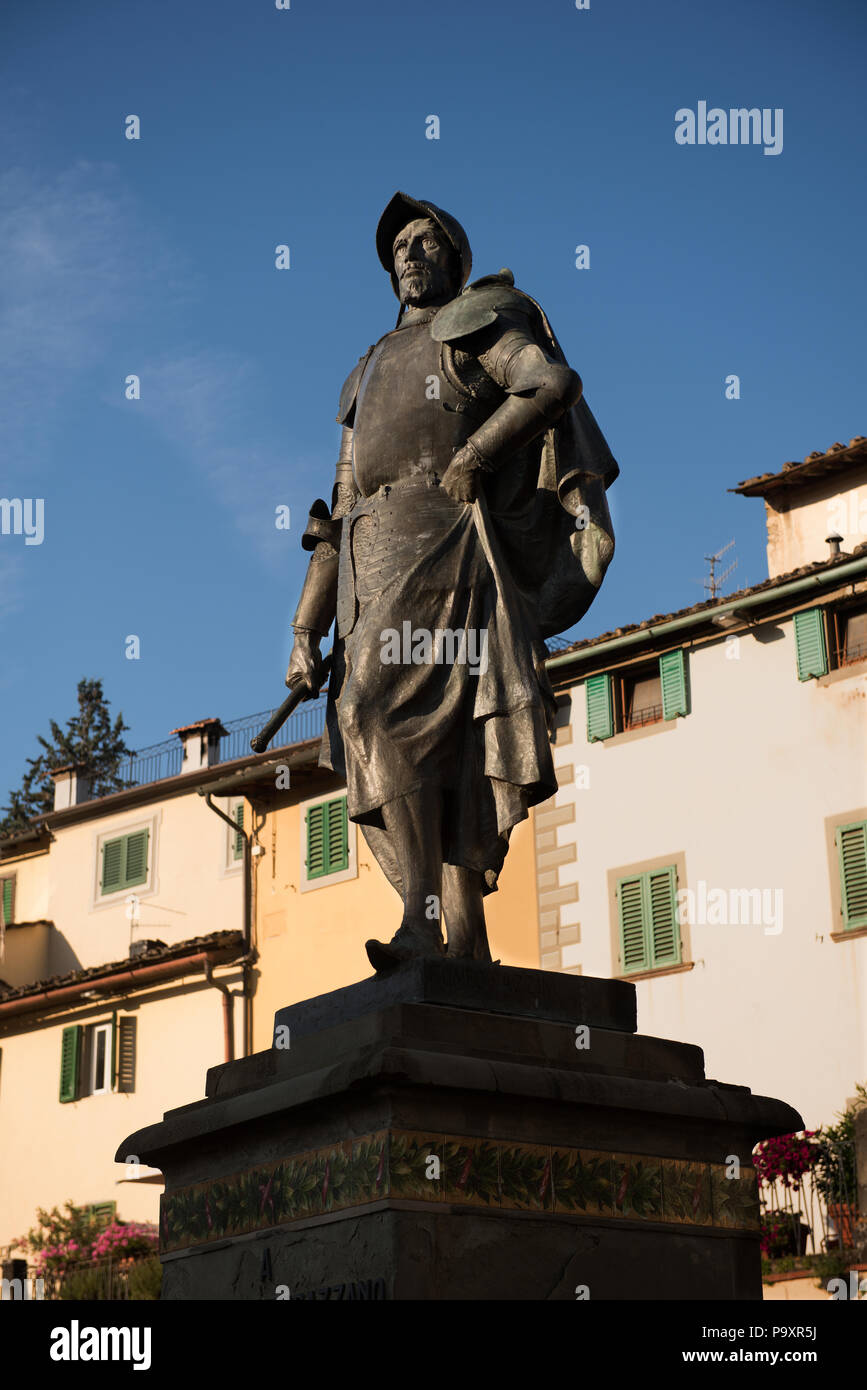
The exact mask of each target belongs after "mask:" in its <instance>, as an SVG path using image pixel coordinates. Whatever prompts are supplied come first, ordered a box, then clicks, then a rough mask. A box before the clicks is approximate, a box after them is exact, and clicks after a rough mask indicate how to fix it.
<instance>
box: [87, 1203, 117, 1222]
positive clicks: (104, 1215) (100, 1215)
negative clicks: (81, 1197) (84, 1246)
mask: <svg viewBox="0 0 867 1390" xmlns="http://www.w3.org/2000/svg"><path fill="white" fill-rule="evenodd" d="M85 1211H86V1212H87V1214H88V1216H92V1217H93V1219H94V1221H98V1222H99V1224H100V1226H110V1225H111V1223H112V1221H113V1220H114V1218H115V1216H116V1215H117V1202H91V1203H90V1205H89V1206H87V1207H85Z"/></svg>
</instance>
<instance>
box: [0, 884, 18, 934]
mask: <svg viewBox="0 0 867 1390" xmlns="http://www.w3.org/2000/svg"><path fill="white" fill-rule="evenodd" d="M0 885H2V888H3V921H4V922H6V923H7V924H8V923H9V922H11V921H13V920H14V918H13V916H12V912H13V909H14V906H15V879H14V878H4V879H0Z"/></svg>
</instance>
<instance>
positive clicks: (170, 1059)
mask: <svg viewBox="0 0 867 1390" xmlns="http://www.w3.org/2000/svg"><path fill="white" fill-rule="evenodd" d="M217 978H219V979H220V980H222V981H226V982H228V983H230V984H233V987H234V988H239V986H240V972H238V971H237V970H235V969H232V968H231V967H229V968H227V969H225V970H223V971H222V972H219V973H218V976H217ZM114 1008H116V1009H117V1012H118V1014H121V1015H122V1014H130V1015H134V1016H135V1017H136V1018H137V1020H138V1023H137V1029H136V1034H137V1036H136V1075H135V1090H134V1092H132V1093H130V1094H119V1093H117V1092H110V1093H109V1094H106V1095H98V1096H85V1097H83V1098H82V1099H81V1100H78V1101H70V1102H68V1103H67V1104H61V1103H60V1101H59V1099H58V1095H59V1087H60V1050H61V1037H62V1034H63V1029H64V1028H65V1027H68V1026H69V1025H70V1024H73V1023H80V1024H83V1025H87V1024H91V1023H102V1022H107V1021H108V1020H109V1018H110V1017H111V1013H112V1010H113V1009H114ZM235 1012H236V1035H237V1036H238V1037H240V1010H239V1009H237V1008H236V1011H235ZM4 1026H5V1027H6V1028H10V1027H12V1026H13V1024H12V1023H11V1021H10V1022H8V1023H6V1024H5V1025H4ZM14 1026H17V1027H19V1028H21V1029H24V1028H25V1026H26V1025H25V1022H24V1020H23V1019H22V1020H19V1021H16V1023H15V1025H14ZM0 1052H2V1057H0V1136H2V1138H0V1245H8V1244H9V1243H10V1242H11V1241H12V1240H14V1239H15V1238H16V1237H18V1236H21V1235H23V1234H25V1233H26V1231H28V1230H29V1229H30V1227H31V1226H33V1225H34V1224H35V1223H36V1209H37V1207H45V1208H47V1209H50V1208H51V1207H53V1206H60V1207H62V1206H63V1204H64V1202H66V1201H67V1200H71V1201H72V1202H73V1203H74V1204H75V1205H76V1206H85V1205H88V1204H90V1203H92V1202H108V1201H116V1202H117V1214H118V1217H119V1218H120V1219H121V1220H128V1221H156V1220H157V1218H158V1213H159V1194H160V1191H161V1187H159V1186H154V1185H145V1184H137V1183H128V1182H124V1183H121V1184H120V1185H118V1180H119V1179H121V1178H123V1177H124V1176H126V1171H125V1169H124V1167H123V1166H122V1165H121V1164H117V1163H115V1162H114V1154H115V1152H116V1150H117V1148H118V1145H119V1144H121V1142H122V1141H123V1140H124V1139H125V1138H126V1137H127V1135H129V1134H132V1133H133V1132H134V1131H135V1130H137V1129H141V1128H142V1127H143V1126H145V1125H149V1124H153V1123H155V1122H156V1121H158V1120H160V1119H162V1116H163V1113H164V1111H166V1110H170V1109H172V1108H173V1107H175V1106H179V1105H187V1104H189V1103H190V1102H191V1101H194V1100H200V1099H202V1098H203V1097H204V1093H205V1074H206V1072H207V1070H208V1068H209V1067H212V1066H216V1065H217V1064H218V1063H220V1062H222V1061H224V1058H225V1053H224V1033H223V1004H222V996H221V994H220V993H219V991H218V990H216V989H214V988H212V987H210V986H207V985H205V984H204V983H203V982H202V981H201V977H199V979H198V980H197V979H196V977H194V976H191V977H190V978H189V979H188V980H187V981H186V982H182V981H181V980H177V981H171V982H169V983H168V984H167V985H165V986H162V987H161V988H160V989H159V990H158V991H157V990H154V991H151V992H148V993H147V994H142V995H140V996H138V999H136V998H135V997H132V998H130V999H128V1000H127V1001H126V1002H123V1001H117V1002H115V1001H112V1002H111V1003H110V1004H108V1005H107V1004H105V1003H97V1002H94V1004H93V1005H90V1006H88V1007H86V1008H85V1009H80V1010H77V1011H75V1012H72V1011H70V1012H66V1013H64V1014H62V1015H57V1016H54V1017H52V1018H51V1019H50V1020H48V1021H39V1020H38V1019H37V1020H36V1022H35V1025H34V1024H30V1025H29V1027H28V1029H27V1031H21V1032H18V1033H14V1034H10V1033H6V1034H5V1035H0Z"/></svg>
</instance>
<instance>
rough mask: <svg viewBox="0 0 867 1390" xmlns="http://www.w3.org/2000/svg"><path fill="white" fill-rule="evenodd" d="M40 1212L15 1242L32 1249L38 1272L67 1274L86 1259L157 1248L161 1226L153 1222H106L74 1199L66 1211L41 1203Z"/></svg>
mask: <svg viewBox="0 0 867 1390" xmlns="http://www.w3.org/2000/svg"><path fill="white" fill-rule="evenodd" d="M36 1216H37V1222H38V1224H37V1225H36V1226H34V1227H33V1228H32V1229H31V1230H30V1231H28V1232H27V1234H26V1235H24V1236H19V1238H18V1239H17V1240H16V1241H13V1242H12V1244H13V1246H14V1247H16V1248H19V1249H23V1250H26V1251H27V1252H28V1254H29V1256H30V1258H31V1262H32V1264H33V1266H34V1268H35V1271H36V1275H37V1276H39V1275H45V1274H54V1275H65V1274H66V1273H67V1272H69V1271H70V1270H71V1269H80V1268H81V1266H82V1265H83V1264H85V1263H94V1262H96V1261H98V1260H107V1259H109V1258H111V1259H117V1260H120V1259H122V1258H124V1257H127V1256H128V1257H131V1258H135V1257H137V1256H143V1255H152V1254H154V1253H155V1252H156V1248H157V1228H156V1226H155V1225H153V1224H152V1223H151V1222H138V1221H126V1222H123V1221H117V1220H116V1219H112V1221H111V1222H110V1223H109V1225H106V1224H105V1220H104V1218H102V1219H101V1218H100V1217H97V1216H94V1215H93V1213H92V1212H90V1211H88V1210H87V1208H86V1207H76V1206H75V1205H74V1204H73V1203H72V1202H67V1203H66V1204H65V1208H64V1210H63V1211H60V1210H59V1208H58V1207H53V1208H52V1209H51V1211H45V1210H44V1209H43V1208H42V1207H39V1208H38V1209H37V1212H36Z"/></svg>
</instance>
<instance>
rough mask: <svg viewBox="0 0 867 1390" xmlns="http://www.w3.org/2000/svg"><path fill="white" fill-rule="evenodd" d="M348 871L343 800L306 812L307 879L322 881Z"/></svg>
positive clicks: (321, 803) (346, 824)
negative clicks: (321, 879) (319, 879)
mask: <svg viewBox="0 0 867 1390" xmlns="http://www.w3.org/2000/svg"><path fill="white" fill-rule="evenodd" d="M348 868H349V821H348V817H347V811H346V797H345V796H341V797H337V798H336V800H334V801H322V802H320V804H319V805H318V806H309V807H308V808H307V877H308V878H324V877H325V876H326V874H336V873H340V872H342V871H343V870H344V869H348Z"/></svg>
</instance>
